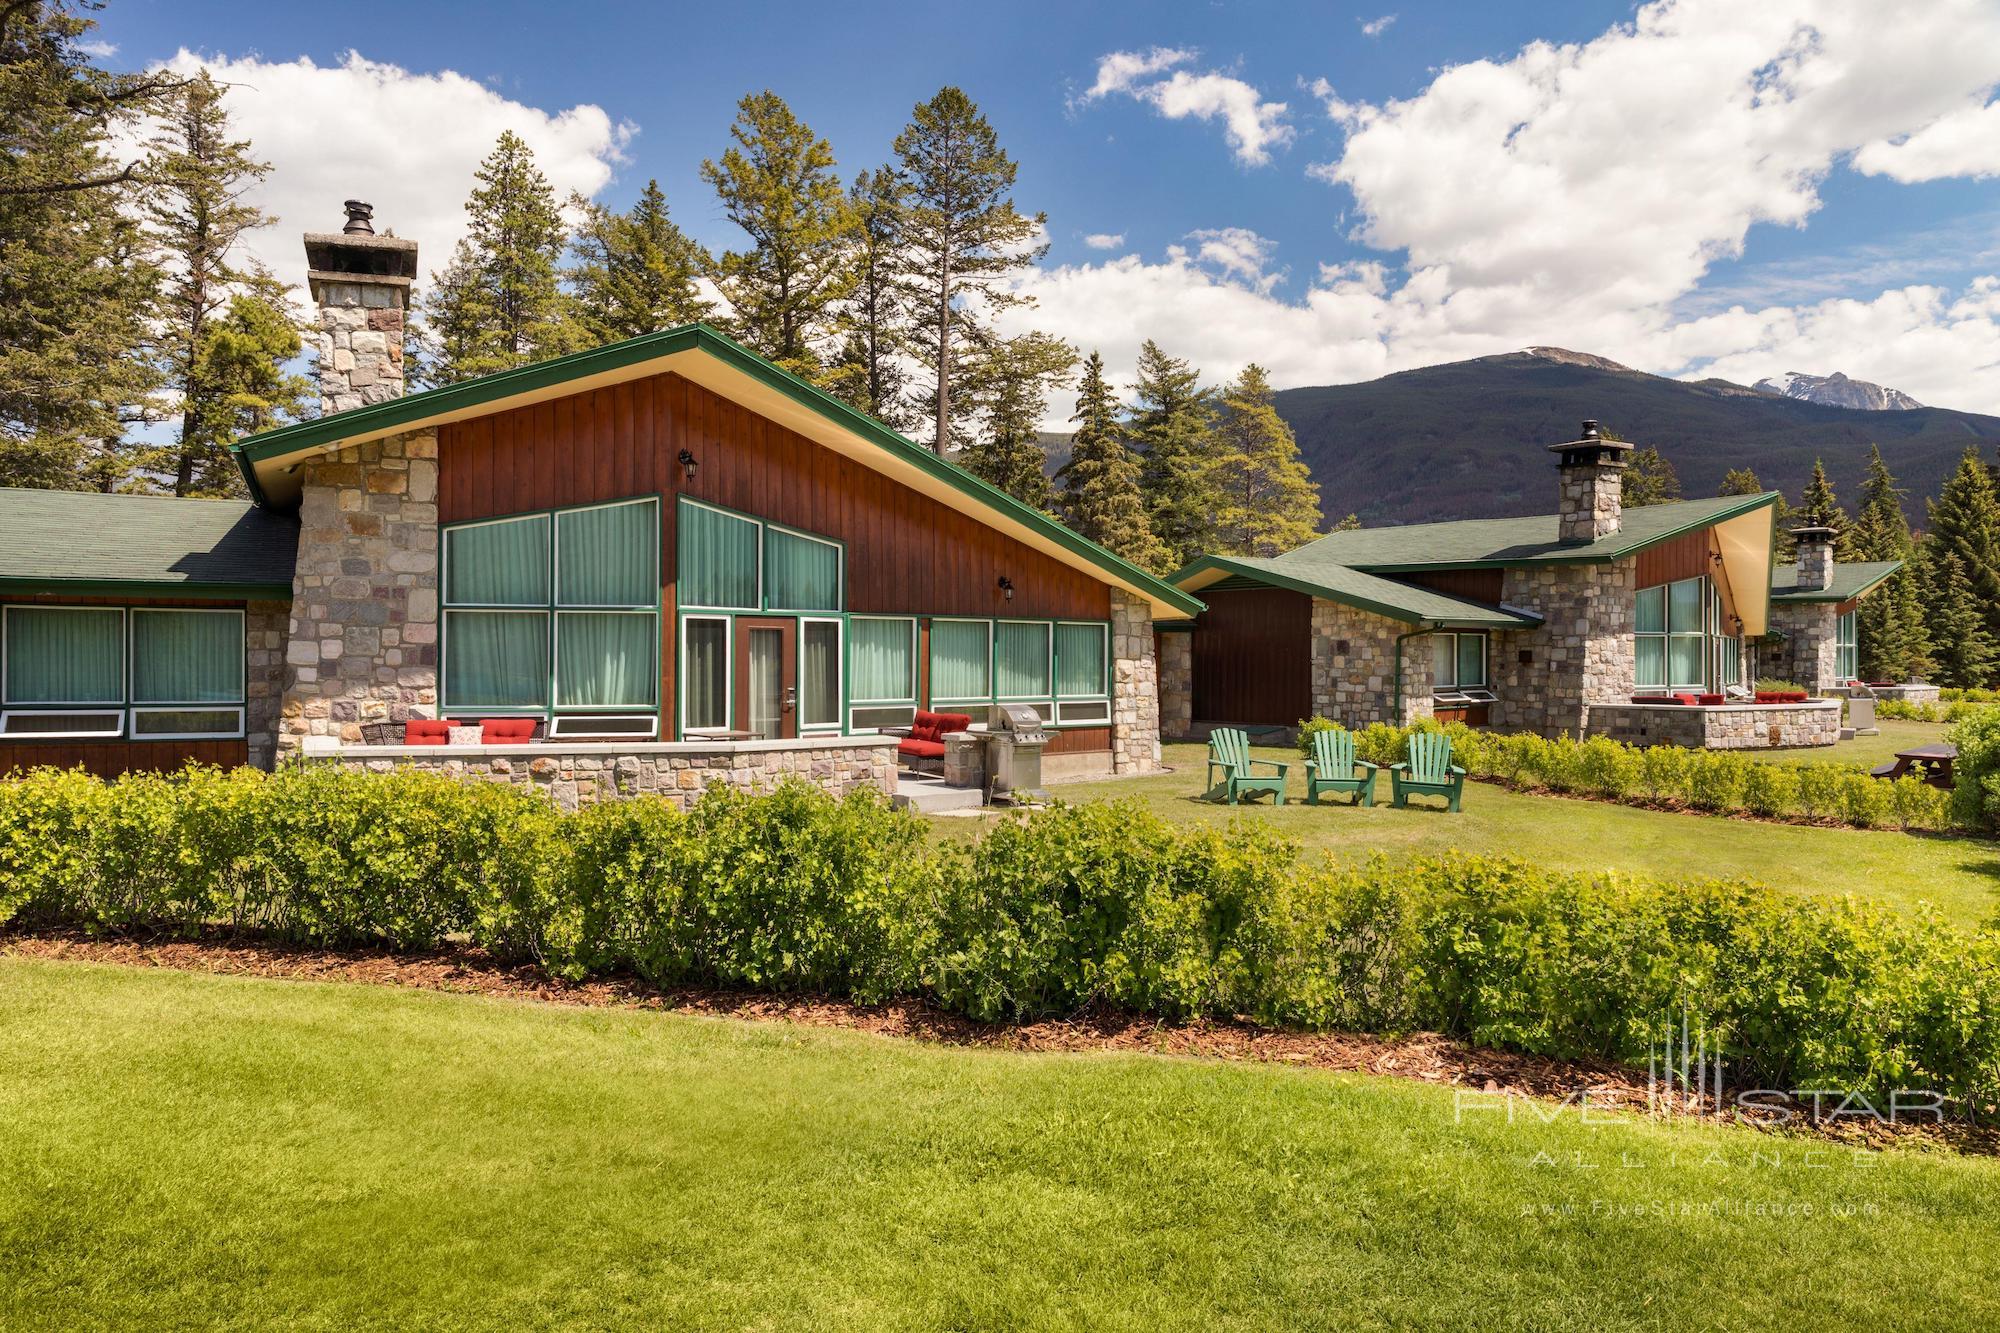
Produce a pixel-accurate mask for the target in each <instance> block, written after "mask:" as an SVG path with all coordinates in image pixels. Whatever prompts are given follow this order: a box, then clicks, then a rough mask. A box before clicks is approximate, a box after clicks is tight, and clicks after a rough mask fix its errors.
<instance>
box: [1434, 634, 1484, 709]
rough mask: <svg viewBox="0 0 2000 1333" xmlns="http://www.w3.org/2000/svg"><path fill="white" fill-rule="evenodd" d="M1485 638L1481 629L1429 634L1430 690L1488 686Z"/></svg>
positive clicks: (1481, 688)
mask: <svg viewBox="0 0 2000 1333" xmlns="http://www.w3.org/2000/svg"><path fill="white" fill-rule="evenodd" d="M1486 639H1487V636H1486V635H1485V634H1484V633H1464V634H1447V633H1438V634H1433V635H1431V692H1432V693H1434V694H1435V693H1437V692H1439V691H1446V690H1484V689H1488V688H1490V682H1489V681H1488V680H1487V672H1486V659H1487V652H1486V649H1487V643H1486Z"/></svg>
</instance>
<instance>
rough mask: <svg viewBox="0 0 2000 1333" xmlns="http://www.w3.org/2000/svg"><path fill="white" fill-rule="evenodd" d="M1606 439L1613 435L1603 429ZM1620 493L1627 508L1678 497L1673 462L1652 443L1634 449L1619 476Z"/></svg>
mask: <svg viewBox="0 0 2000 1333" xmlns="http://www.w3.org/2000/svg"><path fill="white" fill-rule="evenodd" d="M1605 438H1606V439H1616V438H1617V437H1616V436H1614V435H1611V434H1609V433H1608V432H1607V433H1606V436H1605ZM1619 495H1620V498H1621V503H1623V505H1624V506H1625V508H1627V509H1639V508H1643V507H1644V506H1646V505H1663V504H1671V503H1672V502H1673V501H1675V500H1678V499H1680V498H1681V479H1680V476H1679V474H1678V473H1676V472H1675V471H1674V465H1673V464H1672V463H1669V462H1668V461H1667V459H1666V456H1665V455H1663V454H1662V453H1661V452H1660V451H1659V450H1658V449H1655V448H1654V447H1653V446H1652V445H1650V444H1649V445H1647V446H1646V447H1645V448H1644V449H1639V450H1635V451H1634V452H1633V454H1632V458H1631V461H1629V462H1628V463H1627V464H1626V465H1625V472H1624V474H1623V476H1622V477H1621V478H1620V489H1619Z"/></svg>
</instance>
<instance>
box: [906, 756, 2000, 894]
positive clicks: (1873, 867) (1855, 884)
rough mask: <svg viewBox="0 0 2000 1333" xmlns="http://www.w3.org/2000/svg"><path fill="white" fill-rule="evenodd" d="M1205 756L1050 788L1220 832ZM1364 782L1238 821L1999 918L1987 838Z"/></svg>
mask: <svg viewBox="0 0 2000 1333" xmlns="http://www.w3.org/2000/svg"><path fill="white" fill-rule="evenodd" d="M1904 725H1907V726H1919V725H1922V724H1920V723H1906V724H1904ZM1253 753H1255V754H1256V755H1258V756H1259V757H1263V758H1272V759H1279V760H1289V761H1291V762H1292V763H1293V768H1292V773H1291V777H1292V784H1293V795H1294V796H1295V797H1299V798H1302V796H1303V793H1304V789H1305V764H1304V762H1303V761H1302V760H1300V759H1299V756H1298V755H1297V754H1296V753H1294V752H1291V751H1285V750H1275V749H1272V750H1265V749H1259V750H1255V751H1253ZM1205 754H1206V750H1205V748H1204V747H1202V746H1199V745H1169V746H1167V747H1166V752H1165V760H1166V762H1167V763H1168V764H1169V765H1171V766H1172V767H1173V768H1174V769H1175V770H1176V771H1174V772H1173V773H1168V774H1162V775H1161V776H1158V777H1149V778H1121V779H1113V780H1108V781H1102V782H1079V783H1064V784H1062V785H1060V786H1057V787H1055V788H1053V789H1052V790H1053V791H1054V792H1055V793H1056V794H1057V795H1059V796H1061V797H1062V798H1063V799H1064V800H1070V801H1080V800H1089V799H1094V798H1100V797H1103V798H1117V797H1136V798H1138V799H1139V800H1141V801H1144V802H1145V803H1146V805H1148V806H1149V807H1151V808H1152V809H1153V810H1155V811H1157V812H1159V813H1160V814H1162V815H1165V816H1166V817H1168V818H1170V819H1177V820H1189V821H1205V822H1210V823H1222V822H1226V821H1227V820H1228V819H1230V818H1231V816H1232V814H1234V813H1235V812H1234V811H1232V810H1230V808H1229V807H1227V806H1223V805H1219V804H1216V803H1213V802H1209V801H1204V800H1201V799H1199V794H1200V791H1201V786H1202V782H1203V778H1204V774H1205V772H1206V769H1205V767H1204V756H1205ZM1378 786H1379V791H1378V793H1377V797H1378V800H1379V802H1380V804H1378V805H1377V806H1376V807H1375V808H1373V809H1370V810H1359V809H1354V808H1351V807H1349V806H1346V805H1327V806H1320V807H1314V806H1308V805H1304V804H1287V805H1286V806H1285V807H1283V808H1282V809H1271V808H1269V803H1268V802H1266V801H1260V802H1259V803H1258V805H1257V806H1256V807H1255V808H1254V810H1253V811H1252V812H1251V813H1250V814H1249V815H1248V816H1247V817H1249V818H1253V819H1263V820H1269V821H1270V822H1272V823H1273V824H1275V825H1277V826H1278V827H1279V828H1281V829H1283V830H1284V831H1285V832H1286V833H1287V834H1289V835H1290V836H1292V837H1294V838H1297V839H1299V840H1300V841H1301V842H1303V843H1305V844H1306V845H1307V846H1308V847H1310V848H1313V849H1318V850H1325V851H1328V852H1333V853H1336V854H1338V855H1341V856H1365V855H1367V854H1368V853H1370V852H1378V851H1379V852H1387V853H1389V854H1391V855H1406V854H1430V853H1437V852H1445V851H1452V850H1458V851H1466V852H1482V853H1487V854H1493V855H1508V856H1517V857H1522V858H1525V859H1527V860H1530V861H1533V862H1535V863H1536V864H1538V865H1547V866H1561V867H1565V868H1569V869H1576V870H1604V869H1615V870H1624V871H1630V872H1632V873H1634V874H1644V875H1652V876H1656V877H1660V878H1678V877H1683V876H1704V875H1713V876H1734V875H1741V876H1746V877H1748V878H1751V879H1756V880H1760V881H1762V882H1764V883H1767V884H1771V885H1774V886H1776V887H1778V888H1782V889H1787V890H1792V891H1795V892H1801V893H1852V894H1857V895H1861V896H1866V897H1875V898H1881V899H1884V900H1886V901H1889V902H1892V903H1895V904H1897V905H1898V906H1902V907H1914V906H1915V905H1916V904H1917V903H1918V902H1920V901H1929V902H1932V903H1934V904H1936V905H1937V907H1938V909H1939V910H1940V911H1942V912H1943V913H1945V914H1946V915H1947V916H1949V917H1951V918H1952V919H1954V920H1956V921H1960V922H1963V923H1966V924H1977V923H1979V922H1982V921H1985V920H1988V919H1990V918H1991V917H1993V916H1994V915H1995V913H1996V912H2000V844H1996V843H1992V842H1986V841H1981V840H1975V839H1963V838H1938V837H1920V836H1916V835H1912V834H1908V833H1898V832H1890V831H1869V830H1862V829H1841V828H1808V827H1804V826H1801V825H1792V824H1765V823H1758V822H1756V821H1752V820H1744V819H1724V818H1711V817H1705V816H1700V815H1690V814H1675V813H1670V812H1666V811H1658V810H1641V809H1635V808H1632V807H1629V806H1619V805H1612V804H1609V803H1607V802H1602V801H1585V800H1570V799H1565V798H1561V797H1554V796H1533V795H1527V794H1523V793H1518V792H1511V791H1508V790H1506V789H1505V788H1502V787H1498V786H1494V785H1492V784H1490V783H1483V782H1482V783H1469V784H1467V786H1466V792H1465V802H1464V805H1465V809H1464V811H1463V812H1462V813H1460V814H1457V815H1448V814H1445V813H1443V811H1442V806H1443V803H1442V802H1441V801H1438V802H1431V803H1429V806H1428V808H1424V809H1418V808H1416V806H1414V805H1413V806H1412V807H1411V808H1410V809H1407V810H1396V809H1392V808H1391V807H1390V806H1389V803H1388V801H1389V779H1388V775H1387V774H1384V775H1383V777H1382V779H1381V781H1380V783H1379V784H1378ZM1419 803H1420V804H1421V803H1422V802H1421V798H1419ZM979 822H980V821H977V820H970V819H941V820H939V821H937V823H938V825H939V826H940V828H942V829H944V830H945V831H947V832H949V833H962V832H967V831H970V829H971V828H976V827H977V826H978V823H979Z"/></svg>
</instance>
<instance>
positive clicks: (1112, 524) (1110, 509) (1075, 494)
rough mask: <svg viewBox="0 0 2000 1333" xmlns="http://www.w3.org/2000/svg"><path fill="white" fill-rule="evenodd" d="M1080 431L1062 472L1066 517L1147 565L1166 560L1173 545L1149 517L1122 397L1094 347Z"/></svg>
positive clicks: (1081, 390) (1080, 398) (1080, 392)
mask: <svg viewBox="0 0 2000 1333" xmlns="http://www.w3.org/2000/svg"><path fill="white" fill-rule="evenodd" d="M1070 420H1071V421H1072V422H1074V423H1075V424H1076V434H1075V436H1074V437H1073V438H1072V439H1071V441H1070V453H1069V462H1067V463H1065V464H1064V465H1063V467H1062V471H1061V472H1059V473H1057V477H1058V479H1059V480H1060V481H1061V482H1062V485H1063V517H1064V519H1065V520H1066V521H1067V522H1068V523H1069V525H1070V527H1072V528H1074V529H1076V530H1077V531H1078V532H1080V533H1082V534H1083V535H1084V536H1086V537H1088V538H1090V539H1091V540H1092V541H1094V542H1096V543H1097V544H1098V545H1100V546H1102V547H1104V548H1105V549H1107V550H1109V551H1111V552H1113V553H1114V554H1117V555H1121V556H1123V557H1125V558H1126V559H1127V560H1130V561H1131V562H1132V563H1134V564H1136V565H1142V566H1144V567H1145V568H1147V569H1154V570H1157V569H1160V568H1161V567H1162V566H1164V565H1165V564H1166V560H1167V551H1166V548H1165V547H1163V546H1162V545H1160V542H1159V539H1158V538H1156V537H1155V536H1154V535H1153V530H1152V528H1151V527H1150V526H1149V525H1148V524H1147V522H1146V505H1145V501H1144V500H1142V499H1141V498H1140V495H1139V460H1138V459H1137V458H1134V457H1133V456H1132V451H1131V450H1130V449H1128V448H1127V447H1126V446H1125V432H1124V428H1123V425H1122V424H1121V423H1120V421H1119V420H1118V400H1117V398H1116V397H1114V396H1113V395H1112V392H1111V385H1110V384H1109V383H1107V382H1106V380H1105V378H1104V358H1103V357H1101V356H1099V355H1098V354H1097V353H1096V352H1092V353H1091V354H1090V356H1089V357H1088V358H1086V359H1085V361H1084V363H1083V379H1082V382H1081V383H1079V384H1078V385H1077V395H1076V415H1075V416H1073V417H1071V418H1070Z"/></svg>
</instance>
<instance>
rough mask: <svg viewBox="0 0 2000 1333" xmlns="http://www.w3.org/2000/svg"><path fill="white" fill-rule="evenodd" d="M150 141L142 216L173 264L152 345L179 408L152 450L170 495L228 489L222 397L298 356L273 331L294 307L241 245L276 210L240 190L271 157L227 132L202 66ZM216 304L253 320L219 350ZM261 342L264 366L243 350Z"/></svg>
mask: <svg viewBox="0 0 2000 1333" xmlns="http://www.w3.org/2000/svg"><path fill="white" fill-rule="evenodd" d="M152 146H153V156H152V159H151V161H150V163H149V166H148V174H149V175H150V176H151V177H152V183H151V186H150V188H149V189H148V190H147V192H146V201H145V202H146V215H147V218H148V220H149V221H150V222H151V224H152V228H153V232H154V235H155V237H156V238H157V241H158V244H159V248H160V253H161V256H162V258H163V260H164V263H165V267H166V269H167V271H168V274H169V275H170V276H169V277H168V280H167V284H166V288H165V292H164V295H163V300H162V312H161V321H160V336H159V343H158V346H159V351H160V360H161V367H162V371H163V374H164V377H165V380H166V387H167V390H168V392H169V393H170V394H171V395H172V398H173V402H174V406H175V407H176V408H177V409H178V412H179V416H180V429H179V431H178V434H177V436H176V439H175V442H174V444H173V445H172V446H171V447H168V448H166V449H163V450H161V451H159V452H158V454H157V455H156V462H155V463H154V467H155V468H156V470H157V471H159V472H160V473H162V474H163V475H164V476H165V477H167V478H170V479H171V481H170V484H171V486H172V487H173V492H174V494H175V495H193V494H203V495H214V494H227V493H232V492H235V491H237V490H239V489H240V487H241V485H242V483H241V480H240V478H239V476H238V474H237V470H236V466H235V464H234V462H233V461H232V460H231V459H230V457H229V453H228V446H229V444H230V443H231V442H232V441H233V440H235V439H236V438H237V436H236V434H235V432H234V430H233V429H232V425H233V423H238V422H240V420H241V414H240V413H238V412H236V411H234V410H232V409H231V408H230V407H229V406H228V405H227V403H226V401H225V400H227V399H228V398H229V397H230V396H231V395H232V394H237V393H240V392H241V391H243V388H244V386H245V385H246V384H250V383H252V382H254V383H256V384H258V385H262V386H267V387H268V386H282V385H283V384H284V382H285V380H286V379H287V378H288V377H287V376H285V375H284V374H283V372H282V371H281V370H279V368H278V367H279V364H280V362H281V361H282V360H283V359H289V358H290V357H291V356H295V355H297V337H296V335H294V336H293V337H292V338H291V339H289V340H287V339H285V338H283V337H281V336H278V335H276V334H274V333H273V332H272V330H273V328H274V326H279V325H290V324H291V323H292V320H293V318H294V317H293V314H292V312H291V309H290V307H289V305H288V303H287V301H286V295H285V289H284V287H283V286H282V285H281V284H280V283H279V282H278V281H277V280H276V279H275V278H273V277H271V275H270V274H269V273H267V272H265V271H264V270H263V269H261V268H259V267H257V266H256V265H254V264H250V263H245V262H243V261H241V260H240V259H239V255H238V252H239V249H240V246H241V242H242V239H243V237H244V235H245V233H247V232H250V231H252V230H254V229H255V228H258V227H263V226H267V225H269V224H270V223H271V222H273V221H275V219H274V218H272V217H271V216H270V214H268V213H265V212H264V211H263V210H262V209H259V208H257V207H255V206H254V205H252V204H250V203H247V202H246V201H245V199H244V195H245V193H246V192H247V191H248V190H249V189H250V188H251V187H253V186H254V185H256V184H257V182H259V181H261V180H263V178H264V177H265V176H266V175H268V174H269V173H270V170H271V167H270V164H269V163H268V162H259V161H258V160H256V158H254V157H253V156H251V153H250V144H249V142H248V141H247V140H242V139H232V138H230V137H229V117H228V113H227V112H226V111H225V110H224V108H223V105H222V90H221V89H220V88H218V87H217V86H216V84H215V81H214V80H213V79H211V78H210V77H209V75H208V72H207V71H206V70H204V71H202V72H201V73H200V74H199V75H197V76H196V77H195V78H194V79H193V80H191V81H190V82H189V83H188V84H187V85H186V86H185V87H184V88H182V89H180V90H179V91H178V92H177V93H176V94H175V95H174V97H173V99H172V101H171V103H170V104H169V106H168V108H167V110H166V111H165V113H164V114H163V115H162V117H161V124H160V127H159V131H158V133H157V134H156V135H155V136H154V139H153V145H152ZM255 307H262V308H261V309H256V308H255ZM225 312H236V313H234V314H232V315H231V316H230V317H231V318H233V319H234V320H235V322H236V325H237V328H238V330H242V329H251V330H257V331H259V332H257V333H253V334H250V335H248V336H232V337H230V338H229V339H228V340H227V347H228V349H229V350H228V351H227V352H226V353H225V352H224V351H222V350H221V349H219V348H218V347H217V346H216V345H215V340H216V338H217V337H218V331H217V325H218V322H219V321H221V320H223V319H224V318H225ZM286 347H289V348H290V349H291V350H290V351H288V352H287V351H285V350H284V349H285V348H286ZM258 348H263V349H267V350H269V354H270V355H271V356H272V357H273V358H274V360H273V361H272V364H271V365H270V367H268V368H267V369H266V370H263V371H257V370H254V369H251V368H248V367H246V366H244V365H243V364H242V360H241V358H242V357H243V356H245V355H248V354H250V353H251V352H253V351H254V350H255V349H258ZM270 349H276V350H270ZM217 376H221V378H217ZM299 399H300V395H299V394H297V393H287V392H283V391H282V389H280V391H279V393H278V396H277V398H276V399H274V400H273V401H272V402H271V411H272V412H273V413H276V412H279V411H281V410H289V411H292V412H296V411H297V410H299Z"/></svg>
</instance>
